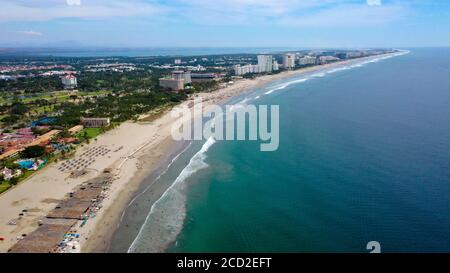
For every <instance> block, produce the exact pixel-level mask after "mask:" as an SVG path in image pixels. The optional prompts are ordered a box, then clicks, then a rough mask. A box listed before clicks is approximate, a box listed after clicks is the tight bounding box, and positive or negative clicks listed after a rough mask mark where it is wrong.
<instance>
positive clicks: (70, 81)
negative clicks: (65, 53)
mask: <svg viewBox="0 0 450 273" xmlns="http://www.w3.org/2000/svg"><path fill="white" fill-rule="evenodd" d="M61 81H62V84H63V85H64V89H74V88H76V87H77V77H75V76H74V75H72V74H70V75H66V76H64V77H62V78H61Z"/></svg>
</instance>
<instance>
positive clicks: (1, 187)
mask: <svg viewBox="0 0 450 273" xmlns="http://www.w3.org/2000/svg"><path fill="white" fill-rule="evenodd" d="M10 187H11V185H10V184H9V183H7V182H2V183H0V193H2V192H4V191H6V190H7V189H9V188H10Z"/></svg>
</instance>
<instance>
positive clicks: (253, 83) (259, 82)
mask: <svg viewBox="0 0 450 273" xmlns="http://www.w3.org/2000/svg"><path fill="white" fill-rule="evenodd" d="M391 55H393V54H385V55H378V56H372V57H367V58H361V59H356V60H350V61H343V62H338V63H333V64H328V65H321V66H314V67H310V68H306V69H301V70H294V71H286V72H282V73H279V74H275V75H265V76H261V77H257V78H255V79H250V80H249V79H244V81H249V85H247V86H246V87H245V88H244V89H242V90H240V91H239V92H237V93H235V94H233V95H230V94H228V95H225V96H219V97H220V100H219V101H217V99H216V100H213V102H214V103H225V102H226V101H228V100H230V99H233V98H236V97H239V96H241V95H244V94H246V93H248V92H250V91H251V90H252V89H254V88H259V87H262V86H265V85H267V84H270V83H272V82H275V81H278V80H284V79H288V78H291V77H296V76H299V75H302V74H305V73H308V72H315V71H318V70H323V69H327V68H332V67H336V66H343V65H346V64H348V63H353V62H361V61H364V60H368V59H373V58H379V57H383V56H391ZM222 89H223V88H221V89H218V90H216V91H214V93H219V92H221V91H223V90H222ZM144 156H145V155H144ZM169 161H170V160H169ZM158 169H159V170H161V169H164V164H161V166H159V167H158ZM158 174H159V173H158ZM144 177H145V176H144ZM153 177H155V178H156V175H153ZM143 179H145V178H143ZM153 182H155V181H152V182H151V183H153ZM141 183H144V181H141ZM152 186H158V185H153V184H152V185H149V186H148V187H152ZM170 186H171V185H166V188H165V191H166V190H167V189H168V188H169V187H170ZM144 188H145V187H144ZM165 191H164V192H165ZM141 193H142V192H136V193H135V194H134V197H133V198H130V199H129V202H127V205H126V207H125V208H124V210H123V211H122V213H121V215H122V216H123V214H124V213H126V211H125V210H126V209H127V207H128V205H129V204H130V202H131V199H134V198H135V197H136V196H138V195H140V194H141ZM157 200H158V199H157ZM157 200H155V201H154V202H152V203H150V204H148V205H149V206H152V205H153V204H154V203H155V202H156V201H157ZM120 224H121V223H120V222H116V227H117V228H118V225H120ZM114 233H115V231H112V232H111V231H110V236H109V238H108V239H111V238H112V235H113V234H114ZM130 243H131V242H130ZM93 244H95V242H93V241H91V242H88V243H87V244H86V248H85V249H84V250H85V251H87V252H89V251H91V250H94V251H95V252H99V251H100V252H103V251H107V250H109V246H110V242H109V243H107V245H108V247H106V248H105V247H103V248H98V247H97V248H96V247H94V246H93ZM97 246H98V245H97Z"/></svg>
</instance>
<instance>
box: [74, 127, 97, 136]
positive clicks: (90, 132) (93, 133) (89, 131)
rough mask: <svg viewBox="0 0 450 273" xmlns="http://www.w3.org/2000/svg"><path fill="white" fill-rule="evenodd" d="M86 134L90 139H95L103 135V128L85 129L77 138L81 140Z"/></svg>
mask: <svg viewBox="0 0 450 273" xmlns="http://www.w3.org/2000/svg"><path fill="white" fill-rule="evenodd" d="M85 132H86V133H87V136H88V138H95V137H97V136H98V135H99V134H100V133H101V128H85V129H83V130H82V131H81V132H79V133H78V134H77V135H76V136H77V137H79V138H80V137H83V136H84V133H85Z"/></svg>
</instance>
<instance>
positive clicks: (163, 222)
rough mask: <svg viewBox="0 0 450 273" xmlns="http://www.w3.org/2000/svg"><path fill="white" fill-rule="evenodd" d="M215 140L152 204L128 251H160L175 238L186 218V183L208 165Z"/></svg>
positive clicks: (198, 153)
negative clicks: (148, 239)
mask: <svg viewBox="0 0 450 273" xmlns="http://www.w3.org/2000/svg"><path fill="white" fill-rule="evenodd" d="M215 142H216V141H215V140H214V138H212V137H211V138H209V139H208V140H207V141H206V142H205V143H204V144H203V146H202V148H201V149H200V150H199V151H198V152H197V153H196V154H195V155H194V156H193V157H192V158H191V159H190V161H189V163H188V165H187V166H186V167H184V169H183V170H182V171H181V173H180V174H179V175H178V177H177V178H176V179H175V181H174V182H173V183H172V185H171V186H170V187H169V188H168V189H167V190H166V191H165V192H164V193H163V195H162V196H161V197H160V198H159V199H158V200H157V201H156V202H155V203H154V204H153V205H152V207H151V208H150V212H149V213H148V214H147V217H146V218H145V221H144V223H143V225H142V226H141V228H140V230H139V232H138V235H137V236H136V238H135V239H134V240H133V242H132V244H131V245H130V247H129V248H128V252H141V251H145V252H148V251H150V252H156V251H159V250H161V247H162V245H164V244H167V242H168V241H173V240H175V239H176V236H177V235H178V233H179V232H180V230H181V228H182V225H183V221H184V218H185V207H184V206H185V202H186V200H185V199H186V197H185V195H184V194H183V193H182V191H183V188H184V187H183V185H184V183H183V182H184V181H185V180H186V179H187V178H188V177H190V176H191V175H192V174H194V173H196V172H197V171H199V170H201V169H204V168H206V167H208V164H207V163H206V162H205V159H206V152H207V151H208V150H209V148H211V146H213V145H214V143H215ZM150 219H152V221H150ZM152 224H153V225H155V226H153V229H152V226H151V225H152ZM144 230H145V232H144ZM148 237H149V238H150V239H151V240H152V242H151V243H150V242H149V241H147V240H145V238H148ZM141 242H142V243H141Z"/></svg>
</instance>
